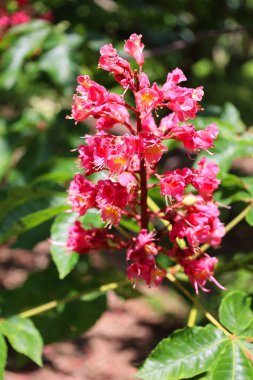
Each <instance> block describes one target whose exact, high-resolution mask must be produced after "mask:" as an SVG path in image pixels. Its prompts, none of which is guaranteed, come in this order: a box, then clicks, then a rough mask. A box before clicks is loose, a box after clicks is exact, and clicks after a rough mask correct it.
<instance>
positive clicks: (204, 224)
mask: <svg viewBox="0 0 253 380" xmlns="http://www.w3.org/2000/svg"><path fill="white" fill-rule="evenodd" d="M219 214H220V212H219V210H218V208H217V206H216V205H215V204H214V203H213V202H208V203H205V202H204V200H203V198H202V197H201V196H198V197H196V201H195V203H194V204H193V205H191V206H186V205H185V206H184V209H183V211H182V212H178V213H176V214H174V215H172V217H171V218H170V222H171V223H172V230H171V232H170V239H171V241H172V242H175V241H176V238H179V239H184V238H186V239H187V241H188V243H189V246H190V247H192V248H193V249H197V247H198V245H199V244H204V243H208V244H210V245H211V246H213V247H217V246H218V245H219V244H220V241H221V238H222V236H224V234H225V229H224V226H223V224H222V223H221V222H220V221H219V218H218V216H219Z"/></svg>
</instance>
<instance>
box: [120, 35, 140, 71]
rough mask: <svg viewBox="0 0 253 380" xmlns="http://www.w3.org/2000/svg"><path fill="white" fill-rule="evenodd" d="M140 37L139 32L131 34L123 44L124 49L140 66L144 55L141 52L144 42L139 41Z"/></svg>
mask: <svg viewBox="0 0 253 380" xmlns="http://www.w3.org/2000/svg"><path fill="white" fill-rule="evenodd" d="M141 37H142V35H141V34H140V35H139V36H138V35H137V34H135V33H134V34H132V35H131V36H130V37H129V39H128V40H127V41H126V43H125V46H124V49H125V51H126V52H127V53H128V54H129V55H131V56H132V57H134V59H135V60H136V62H137V63H138V65H139V66H142V65H143V63H144V57H143V54H142V51H143V49H144V44H143V43H142V42H141Z"/></svg>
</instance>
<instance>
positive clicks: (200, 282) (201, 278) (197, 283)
mask: <svg viewBox="0 0 253 380" xmlns="http://www.w3.org/2000/svg"><path fill="white" fill-rule="evenodd" d="M217 263H218V260H217V259H216V258H215V257H210V256H208V255H207V254H205V257H202V258H200V259H197V260H181V261H180V264H181V265H182V266H183V268H184V272H185V274H186V275H187V276H188V277H189V280H190V281H191V283H192V284H193V286H194V288H195V291H196V293H197V294H198V292H199V291H198V287H200V288H201V289H202V290H203V291H205V292H209V290H208V289H206V288H205V284H206V282H207V280H209V281H213V282H214V283H215V284H216V285H217V286H218V287H219V288H221V289H225V288H224V287H223V286H222V285H221V284H219V282H218V281H217V280H216V279H215V278H214V277H213V272H214V268H215V267H216V265H217Z"/></svg>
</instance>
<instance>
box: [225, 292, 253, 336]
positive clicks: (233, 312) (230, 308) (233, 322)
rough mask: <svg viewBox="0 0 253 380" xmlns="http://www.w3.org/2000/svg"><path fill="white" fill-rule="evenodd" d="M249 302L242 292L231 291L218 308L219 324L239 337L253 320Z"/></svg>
mask: <svg viewBox="0 0 253 380" xmlns="http://www.w3.org/2000/svg"><path fill="white" fill-rule="evenodd" d="M250 304H251V300H250V298H249V297H248V296H247V294H246V293H244V292H242V291H232V292H230V293H228V294H227V295H226V297H224V299H223V300H222V302H221V305H220V308H219V319H220V321H221V323H222V324H223V325H224V326H225V327H226V328H227V329H228V330H229V331H230V332H232V333H233V334H236V335H239V334H240V333H241V332H242V331H243V330H245V329H246V328H247V327H248V326H249V325H250V323H251V322H252V320H253V313H252V311H251V308H250Z"/></svg>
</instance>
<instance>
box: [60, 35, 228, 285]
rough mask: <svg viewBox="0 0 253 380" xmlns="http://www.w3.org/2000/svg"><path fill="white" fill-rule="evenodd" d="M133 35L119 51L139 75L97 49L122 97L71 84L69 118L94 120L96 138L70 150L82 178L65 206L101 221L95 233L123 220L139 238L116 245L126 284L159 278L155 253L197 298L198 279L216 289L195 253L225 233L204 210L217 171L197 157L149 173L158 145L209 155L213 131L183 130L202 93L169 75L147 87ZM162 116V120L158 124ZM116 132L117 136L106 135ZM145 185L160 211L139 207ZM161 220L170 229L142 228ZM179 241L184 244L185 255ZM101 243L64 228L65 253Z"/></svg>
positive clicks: (109, 51)
mask: <svg viewBox="0 0 253 380" xmlns="http://www.w3.org/2000/svg"><path fill="white" fill-rule="evenodd" d="M141 37H142V36H141V35H137V34H132V35H131V36H130V38H129V39H128V40H127V41H126V43H125V47H124V48H125V51H126V52H127V53H128V54H130V55H131V56H132V57H134V59H135V60H136V62H137V64H138V65H139V70H134V71H132V69H131V67H130V64H129V62H128V61H127V60H125V59H123V58H121V57H120V56H119V55H118V53H117V50H116V49H115V48H114V47H113V46H112V45H111V44H107V45H105V46H103V47H101V49H100V59H99V67H100V68H102V69H104V70H106V71H109V72H110V73H111V74H113V75H114V78H115V80H116V81H117V82H118V83H120V85H121V86H122V88H123V94H122V95H119V94H116V93H111V92H109V91H108V90H107V89H106V88H105V87H103V86H101V85H100V84H98V83H96V82H95V81H93V80H91V79H90V77H89V76H88V75H80V76H79V77H78V78H77V82H78V85H77V88H76V94H75V95H74V97H73V105H72V114H71V118H73V119H74V120H75V122H76V123H77V122H79V121H85V120H86V119H87V118H88V117H93V118H94V119H95V121H96V131H95V134H94V135H86V136H85V142H84V144H82V145H80V146H79V147H78V148H77V151H78V159H79V166H81V167H82V169H83V170H84V173H85V174H84V175H82V174H76V175H75V177H74V180H73V181H72V182H71V184H70V187H69V190H68V192H69V197H68V199H69V203H70V204H71V206H72V210H73V211H74V212H77V213H78V214H79V215H83V214H84V213H85V212H86V211H87V209H88V208H90V207H95V208H97V210H98V212H100V213H101V219H102V221H103V222H105V223H106V226H105V229H104V230H103V231H106V228H108V227H109V228H110V227H112V226H116V227H117V226H118V225H119V223H120V220H121V216H122V214H123V215H124V216H125V217H130V218H131V219H132V220H136V223H137V224H138V226H139V228H140V232H139V234H137V236H136V237H133V238H131V239H130V241H129V242H126V240H125V239H124V240H122V242H121V243H120V244H121V246H122V247H127V252H126V259H127V260H128V261H129V262H130V263H129V266H128V269H127V274H128V278H129V279H130V280H131V281H133V282H137V281H138V280H144V281H145V282H146V284H147V285H152V284H154V285H158V284H160V283H161V282H162V280H163V278H164V277H165V275H166V271H165V270H164V269H162V268H159V267H158V266H157V263H156V256H157V254H158V252H159V253H161V254H162V253H164V254H165V255H168V256H171V257H173V259H174V260H175V261H176V262H177V263H179V264H181V265H182V266H183V268H184V271H185V273H186V275H187V276H188V277H189V279H190V281H191V283H192V284H193V285H194V287H195V289H196V292H198V288H199V287H200V288H202V289H203V290H204V291H206V290H207V289H206V288H205V284H206V281H207V280H211V281H214V282H216V280H215V279H214V278H213V271H214V267H215V265H216V263H217V259H215V258H211V257H209V256H207V255H204V256H202V257H200V258H199V259H197V256H198V255H200V253H201V251H200V248H199V247H200V244H205V243H207V244H210V245H211V246H212V247H214V248H215V247H217V246H219V244H220V242H221V239H222V237H223V236H224V234H225V228H224V225H223V224H222V223H221V222H220V220H219V214H220V213H219V210H218V208H217V205H216V204H215V203H214V202H213V193H214V191H215V190H216V189H217V187H218V185H219V183H220V181H219V180H218V179H217V177H216V176H217V173H218V166H217V165H216V164H215V163H213V162H210V161H207V160H206V158H202V159H201V160H200V162H199V163H198V166H197V168H195V169H190V168H183V169H175V170H173V171H167V172H166V173H165V174H163V173H160V171H159V172H158V170H157V166H158V163H159V160H160V159H161V157H162V155H163V154H164V152H166V151H167V147H166V146H165V145H163V141H164V140H166V139H174V140H177V141H180V142H182V143H183V144H184V147H185V148H186V149H187V150H188V151H190V152H198V151H199V150H201V149H204V150H208V149H209V148H212V147H213V141H214V139H215V138H216V136H217V134H218V128H217V126H216V125H215V124H211V125H209V126H207V128H206V129H203V130H196V129H195V127H194V125H193V124H187V123H186V120H189V119H193V118H195V116H196V114H197V112H199V111H200V110H201V105H200V104H199V102H200V101H201V100H202V97H203V94H204V92H203V88H202V87H197V88H187V87H182V86H180V83H181V82H183V81H185V80H186V77H185V75H184V73H183V72H182V71H181V70H180V69H179V68H176V69H175V70H173V71H172V72H170V73H168V75H167V79H166V82H165V83H164V85H162V86H161V88H160V87H158V85H157V84H156V83H150V80H149V78H148V75H147V74H146V73H145V72H144V71H143V70H142V65H143V63H144V58H143V48H144V45H143V43H142V42H141ZM127 91H130V92H131V93H132V99H133V100H134V101H135V102H134V104H133V103H132V102H131V104H128V103H127V102H126V100H125V93H126V92H127ZM128 98H130V97H126V99H128ZM161 108H163V109H164V110H165V111H167V114H166V115H165V116H163V117H162V118H161V119H160V122H158V120H159V112H160V109H161ZM134 118H135V120H133V119H134ZM115 124H117V129H116V128H115V129H113V130H112V131H110V129H111V128H112V127H113V126H114V125H115ZM120 128H121V130H120ZM115 132H116V133H118V135H116V133H115ZM95 172H102V173H101V175H100V176H99V180H98V181H95V182H96V183H92V182H91V181H88V180H87V179H86V178H85V176H89V175H91V174H93V173H95ZM94 177H95V176H94ZM101 178H103V179H101ZM151 179H152V180H153V179H154V181H153V182H151ZM158 179H159V180H160V182H159V181H157V180H158ZM149 181H150V182H149ZM189 186H193V187H194V188H195V190H196V193H197V194H191V193H189ZM153 187H155V188H159V187H160V192H161V195H162V196H164V197H165V200H166V202H164V205H163V207H162V209H161V210H159V208H158V210H157V211H153V210H151V209H150V208H149V207H148V205H149V202H148V198H147V197H148V196H149V189H151V188H153ZM149 201H150V200H149ZM168 201H170V204H169V202H168ZM151 202H152V200H151ZM161 213H162V214H161ZM161 215H162V217H163V218H164V219H167V220H168V221H169V222H170V227H169V230H168V231H165V230H164V229H162V230H161V231H158V232H157V233H156V232H155V231H154V232H150V231H148V226H149V225H150V224H149V222H152V223H153V225H154V226H157V228H158V229H159V223H156V219H157V218H158V219H159V217H160V216H161ZM153 220H154V222H153ZM119 230H120V229H119ZM164 233H166V234H167V236H168V238H169V240H170V244H171V245H172V247H171V249H169V251H168V248H166V247H163V239H159V238H158V236H160V235H163V234H164ZM111 236H114V241H118V240H117V239H118V235H117V232H116V231H115V232H114V230H113V231H112V235H111ZM178 239H184V243H185V247H184V248H182V247H181V246H180V244H179V240H178ZM105 240H106V239H105V235H101V230H96V229H93V230H84V229H83V228H82V226H81V225H80V223H79V222H76V224H75V225H74V226H73V227H72V229H71V230H70V235H69V239H68V242H67V246H68V247H69V248H70V249H73V250H76V251H77V252H79V253H86V252H87V251H88V250H89V249H93V248H101V247H103V246H106V244H107V243H106V241H105Z"/></svg>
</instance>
